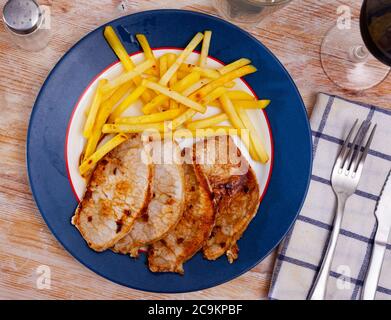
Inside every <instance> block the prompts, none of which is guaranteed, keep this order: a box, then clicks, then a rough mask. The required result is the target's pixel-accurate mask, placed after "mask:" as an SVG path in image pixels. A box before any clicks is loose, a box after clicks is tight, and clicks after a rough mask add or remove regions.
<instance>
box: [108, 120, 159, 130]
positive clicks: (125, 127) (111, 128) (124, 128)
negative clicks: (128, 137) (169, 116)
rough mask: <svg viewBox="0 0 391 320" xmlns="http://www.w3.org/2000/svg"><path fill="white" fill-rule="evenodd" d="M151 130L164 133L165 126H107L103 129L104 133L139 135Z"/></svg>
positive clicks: (146, 124)
mask: <svg viewBox="0 0 391 320" xmlns="http://www.w3.org/2000/svg"><path fill="white" fill-rule="evenodd" d="M149 129H152V130H157V131H159V132H163V131H164V130H165V126H164V123H163V122H159V123H142V124H122V123H120V124H105V125H104V126H103V128H102V132H103V133H137V132H144V131H147V130H149Z"/></svg>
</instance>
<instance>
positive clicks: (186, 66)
mask: <svg viewBox="0 0 391 320" xmlns="http://www.w3.org/2000/svg"><path fill="white" fill-rule="evenodd" d="M195 67H196V65H194V64H192V63H182V64H181V65H180V66H179V68H178V72H184V73H186V74H188V73H191V72H193V71H194V68H195Z"/></svg>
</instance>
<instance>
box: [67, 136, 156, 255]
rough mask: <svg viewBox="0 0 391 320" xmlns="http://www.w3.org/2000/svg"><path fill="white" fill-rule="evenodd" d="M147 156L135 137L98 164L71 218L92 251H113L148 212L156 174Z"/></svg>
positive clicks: (137, 137)
mask: <svg viewBox="0 0 391 320" xmlns="http://www.w3.org/2000/svg"><path fill="white" fill-rule="evenodd" d="M147 156H148V154H146V153H145V152H144V150H143V145H142V143H141V139H140V136H139V135H132V136H130V137H129V139H128V140H127V141H125V142H124V143H122V144H121V145H120V146H118V147H117V148H115V149H114V150H112V151H111V152H110V153H108V154H107V155H106V156H105V157H103V158H102V160H101V161H99V162H98V164H97V165H96V168H95V170H94V171H93V173H92V175H91V177H90V180H89V183H88V185H87V189H86V192H85V194H84V197H83V200H82V201H81V202H80V204H79V206H78V207H77V209H76V212H75V215H74V216H73V218H72V223H73V224H74V225H75V226H76V228H77V229H78V230H79V231H80V233H81V235H82V236H83V238H84V239H85V240H86V242H87V244H88V245H89V246H90V247H91V248H92V249H94V250H96V251H103V250H105V249H108V248H111V247H112V246H113V245H114V244H115V243H116V242H117V241H118V240H119V239H121V238H123V237H124V236H125V235H126V234H127V233H128V232H129V230H130V228H131V227H132V226H133V223H134V222H135V220H136V218H137V217H138V216H139V214H140V213H141V212H142V211H143V210H145V208H146V206H147V204H148V202H149V199H150V187H151V180H152V175H153V171H152V170H153V167H152V165H151V164H150V163H149V162H148V161H145V157H147Z"/></svg>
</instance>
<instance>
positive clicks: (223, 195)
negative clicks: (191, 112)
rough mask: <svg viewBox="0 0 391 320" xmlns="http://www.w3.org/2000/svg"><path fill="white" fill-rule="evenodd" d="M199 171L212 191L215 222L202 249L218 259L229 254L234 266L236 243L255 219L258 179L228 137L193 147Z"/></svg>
mask: <svg viewBox="0 0 391 320" xmlns="http://www.w3.org/2000/svg"><path fill="white" fill-rule="evenodd" d="M193 157H194V163H195V166H196V170H198V171H200V172H201V173H202V174H203V175H204V176H205V178H206V179H207V181H208V183H209V187H210V189H211V190H212V192H213V200H214V205H215V210H216V221H215V225H214V227H213V230H212V233H211V235H210V237H209V239H208V240H207V242H206V244H205V245H204V247H203V253H204V256H205V257H206V258H207V259H208V260H215V259H217V258H219V257H220V256H222V255H223V254H226V255H227V257H228V260H229V261H230V262H231V263H232V262H233V261H234V260H235V259H237V257H238V251H239V249H238V246H237V244H236V242H237V241H238V240H239V239H240V237H241V236H242V234H243V232H244V231H245V230H246V229H247V226H248V224H249V223H250V221H251V220H252V219H253V218H254V216H255V215H256V213H257V210H258V206H259V197H260V195H259V186H258V182H257V179H256V176H255V174H254V172H253V170H252V169H251V167H250V165H249V164H248V162H247V160H246V159H245V158H244V157H243V156H242V155H241V152H240V150H239V148H237V147H236V145H235V143H234V142H233V141H232V139H231V138H230V137H228V136H218V137H211V138H208V139H204V140H202V141H199V142H197V143H196V144H194V145H193Z"/></svg>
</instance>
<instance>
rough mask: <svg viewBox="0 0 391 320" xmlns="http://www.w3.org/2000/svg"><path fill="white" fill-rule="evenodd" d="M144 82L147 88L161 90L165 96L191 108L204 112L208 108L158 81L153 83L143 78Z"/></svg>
mask: <svg viewBox="0 0 391 320" xmlns="http://www.w3.org/2000/svg"><path fill="white" fill-rule="evenodd" d="M142 84H143V85H144V86H146V87H147V88H149V89H152V90H154V91H157V92H160V93H161V94H164V95H165V96H167V97H169V98H171V99H173V100H175V101H178V102H179V103H181V104H183V105H185V106H187V107H189V108H191V109H194V110H196V111H199V112H202V113H204V112H205V110H206V108H205V107H204V106H202V105H201V104H199V103H198V102H195V101H193V100H191V99H189V98H187V97H186V96H184V95H182V94H180V93H178V92H177V91H174V90H171V89H169V88H167V87H164V86H162V85H160V84H158V83H153V82H151V81H148V80H143V82H142Z"/></svg>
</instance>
